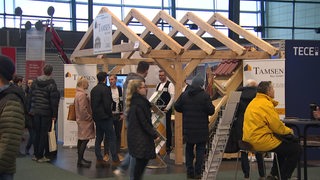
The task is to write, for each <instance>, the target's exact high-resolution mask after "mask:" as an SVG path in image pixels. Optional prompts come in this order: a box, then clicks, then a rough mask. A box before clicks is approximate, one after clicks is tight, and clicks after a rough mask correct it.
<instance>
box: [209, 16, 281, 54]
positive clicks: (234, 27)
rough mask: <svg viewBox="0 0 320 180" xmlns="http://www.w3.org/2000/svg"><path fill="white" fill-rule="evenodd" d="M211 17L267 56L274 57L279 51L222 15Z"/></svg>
mask: <svg viewBox="0 0 320 180" xmlns="http://www.w3.org/2000/svg"><path fill="white" fill-rule="evenodd" d="M213 16H214V18H215V19H216V20H217V21H218V22H220V23H222V24H223V25H225V26H227V27H228V28H229V29H231V30H232V31H234V32H235V33H237V34H239V35H241V36H242V37H244V38H245V39H246V40H248V41H249V42H251V43H252V44H254V45H256V46H258V47H259V48H261V49H262V50H264V51H266V52H268V53H269V54H271V55H276V54H277V53H278V52H279V49H277V48H275V47H273V46H272V45H270V44H269V43H267V42H265V41H263V40H262V39H260V38H258V37H257V36H255V35H253V34H252V33H250V32H249V31H247V30H245V29H243V28H242V27H241V26H239V25H238V24H236V23H234V22H232V21H231V20H229V19H227V18H225V17H224V16H223V15H221V14H219V13H214V14H213Z"/></svg>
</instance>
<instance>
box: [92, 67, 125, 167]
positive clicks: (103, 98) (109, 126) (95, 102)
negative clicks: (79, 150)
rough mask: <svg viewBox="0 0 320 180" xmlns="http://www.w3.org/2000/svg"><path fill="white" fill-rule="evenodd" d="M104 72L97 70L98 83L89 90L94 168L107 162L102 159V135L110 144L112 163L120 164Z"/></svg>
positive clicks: (110, 101)
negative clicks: (93, 133) (93, 139)
mask: <svg viewBox="0 0 320 180" xmlns="http://www.w3.org/2000/svg"><path fill="white" fill-rule="evenodd" d="M106 78H107V73H106V72H99V73H98V74H97V79H98V84H97V85H96V86H95V87H94V88H93V89H92V90H91V92H90V96H91V109H92V118H93V120H94V122H95V123H96V140H95V145H94V148H95V154H96V158H97V162H96V168H102V167H106V166H107V163H106V162H105V161H104V160H103V156H102V154H101V142H102V141H103V137H104V135H106V138H107V140H108V142H109V144H110V147H109V148H110V152H111V157H112V165H113V166H118V165H119V164H120V161H119V157H118V155H117V152H116V135H115V132H114V128H113V118H112V109H111V105H112V102H113V101H112V96H111V90H110V88H109V87H108V86H107V85H106Z"/></svg>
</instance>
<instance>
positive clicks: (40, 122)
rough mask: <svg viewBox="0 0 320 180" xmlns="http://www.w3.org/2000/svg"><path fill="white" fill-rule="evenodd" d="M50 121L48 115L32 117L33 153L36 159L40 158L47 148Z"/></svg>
mask: <svg viewBox="0 0 320 180" xmlns="http://www.w3.org/2000/svg"><path fill="white" fill-rule="evenodd" d="M51 123H52V118H51V117H49V116H39V115H35V116H34V118H33V127H34V133H35V138H34V144H33V145H34V155H35V156H36V158H37V159H41V158H42V157H43V155H44V153H45V154H49V152H47V151H48V150H49V143H48V132H49V130H50V126H51Z"/></svg>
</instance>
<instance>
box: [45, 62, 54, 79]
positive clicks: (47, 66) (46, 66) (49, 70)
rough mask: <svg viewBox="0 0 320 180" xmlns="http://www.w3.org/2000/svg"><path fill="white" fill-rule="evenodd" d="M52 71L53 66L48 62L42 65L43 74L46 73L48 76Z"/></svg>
mask: <svg viewBox="0 0 320 180" xmlns="http://www.w3.org/2000/svg"><path fill="white" fill-rule="evenodd" d="M52 71H53V67H52V66H51V65H50V64H46V65H45V66H44V67H43V73H44V75H47V76H50V75H51V73H52Z"/></svg>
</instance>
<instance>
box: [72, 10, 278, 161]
mask: <svg viewBox="0 0 320 180" xmlns="http://www.w3.org/2000/svg"><path fill="white" fill-rule="evenodd" d="M101 13H108V14H110V15H111V17H112V25H113V27H115V28H116V30H115V31H113V33H112V42H113V45H112V52H111V53H113V54H114V53H121V58H112V57H109V58H108V54H101V55H94V54H93V48H86V47H92V45H88V42H90V39H92V36H93V24H94V23H92V24H91V26H90V27H89V28H88V31H87V32H86V33H85V34H84V36H83V37H82V39H81V41H80V42H79V44H78V45H77V47H76V49H75V50H74V52H73V53H72V55H71V57H70V59H71V61H72V62H73V63H74V64H102V65H103V67H104V70H105V71H106V72H108V73H118V72H120V71H121V69H122V68H123V67H124V66H126V65H135V64H137V63H138V62H139V61H141V60H144V61H146V62H149V63H150V64H155V65H158V66H159V67H160V68H161V69H163V70H164V71H165V72H166V74H167V76H168V77H169V79H170V80H171V81H172V82H173V83H174V85H175V99H177V98H178V97H179V95H180V94H181V91H182V88H183V86H184V81H185V80H186V78H187V77H188V76H189V75H190V74H191V73H192V72H193V71H194V69H195V68H196V67H197V66H198V65H199V64H200V63H206V62H214V61H216V62H219V61H221V60H223V59H236V60H239V61H241V60H244V59H270V58H271V56H275V55H279V54H280V52H279V49H278V48H276V47H274V46H272V45H270V44H269V43H267V42H265V41H264V40H262V39H260V38H258V37H256V36H255V35H254V34H252V33H251V32H248V31H247V30H245V29H243V28H242V27H241V26H239V25H237V24H235V23H234V22H232V21H230V20H229V19H227V18H225V17H224V16H222V15H221V14H219V13H214V14H213V15H212V16H211V17H210V18H209V20H207V21H204V20H202V19H201V18H199V17H198V16H197V15H195V14H194V13H192V12H187V13H186V14H185V15H184V16H183V18H182V19H181V20H180V21H178V20H176V19H175V18H173V17H172V16H170V15H169V14H168V13H167V12H165V11H159V12H158V13H157V15H156V16H155V17H154V18H153V19H152V20H149V19H148V18H147V17H146V16H145V15H143V13H141V12H139V11H138V10H136V9H131V10H130V12H129V13H128V15H127V16H126V17H125V18H124V20H123V21H121V20H120V19H119V18H117V17H116V16H115V15H114V14H113V13H112V12H111V11H110V10H109V9H107V8H106V7H102V8H101V10H100V12H99V14H101ZM133 20H135V21H138V22H139V23H141V24H142V25H143V26H144V27H145V30H144V31H143V32H142V33H141V34H140V35H137V34H136V33H135V32H133V31H132V30H131V29H130V28H129V27H128V24H129V23H130V22H132V21H133ZM161 20H162V21H165V22H166V23H167V24H169V25H170V26H171V27H172V29H171V31H170V32H169V33H165V32H164V31H162V30H161V29H160V28H159V27H158V26H157V25H158V23H160V22H161ZM189 21H191V22H192V23H194V24H196V25H197V26H198V27H199V28H198V31H197V32H193V31H191V30H190V29H188V28H187V27H186V26H185V25H186V24H187V23H188V22H189ZM216 23H220V24H222V25H223V26H226V27H227V28H228V29H230V30H232V31H233V32H235V33H237V34H238V35H240V36H242V37H243V38H245V39H246V40H247V41H249V42H250V43H252V44H253V46H255V47H257V48H256V49H254V50H252V49H250V50H249V49H248V48H245V47H244V46H242V45H240V44H238V43H236V42H235V41H233V40H232V39H230V38H229V37H227V36H226V35H224V34H223V33H222V32H220V31H218V30H217V29H216V28H215V27H214V25H215V24H216ZM151 33H152V34H153V35H154V36H156V37H157V38H158V39H159V41H160V42H159V44H157V46H156V47H154V48H152V46H150V45H149V44H148V43H147V42H146V41H145V39H146V37H147V36H148V35H150V34H151ZM177 33H181V34H183V35H184V36H185V38H186V39H187V40H188V41H187V43H186V44H184V45H180V44H179V43H178V42H177V41H175V40H174V37H175V36H176V35H177ZM205 33H207V34H210V35H211V36H212V37H213V38H215V39H217V40H218V41H219V42H221V43H222V44H224V45H225V47H226V48H224V49H223V50H218V49H216V48H215V47H213V46H212V45H211V44H209V43H208V42H207V41H205V40H204V39H203V38H202V35H204V34H205ZM123 35H124V36H125V37H126V38H127V39H128V42H121V43H118V44H117V42H120V41H121V39H120V38H121V36H123ZM137 44H138V47H137ZM109 65H113V68H112V69H111V70H109V69H108V66H109ZM241 82H242V66H239V67H238V68H237V69H236V70H235V72H234V74H233V75H232V76H231V77H230V78H227V79H216V80H215V82H214V84H215V86H216V87H217V89H218V91H219V93H220V94H222V97H220V98H218V99H216V100H214V101H213V103H214V105H215V107H216V113H215V114H214V115H213V116H211V117H210V123H211V124H212V122H214V121H215V119H216V118H217V117H218V112H219V109H220V107H221V106H223V105H225V103H226V102H227V99H228V94H229V92H231V91H234V90H236V89H237V87H238V86H239V85H240V83H241ZM174 131H175V136H174V137H175V163H176V164H182V163H183V140H182V139H183V138H182V114H181V113H178V112H175V129H174Z"/></svg>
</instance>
